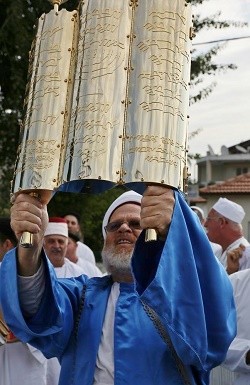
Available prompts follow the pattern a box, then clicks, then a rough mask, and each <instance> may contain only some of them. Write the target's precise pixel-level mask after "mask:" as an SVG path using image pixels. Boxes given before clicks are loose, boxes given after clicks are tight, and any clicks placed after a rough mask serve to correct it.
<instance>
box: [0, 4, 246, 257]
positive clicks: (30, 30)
mask: <svg viewBox="0 0 250 385" xmlns="http://www.w3.org/2000/svg"><path fill="white" fill-rule="evenodd" d="M204 1H205V0H192V1H191V3H192V4H193V5H194V6H196V5H198V4H202V3H203V2H204ZM77 3H78V0H69V1H68V2H67V3H65V4H63V7H66V8H67V9H68V10H73V9H75V8H76V6H77ZM50 9H51V5H50V4H49V2H48V1H45V0H8V1H7V2H6V0H0V47H1V48H0V167H1V169H0V177H1V184H0V215H6V214H8V212H9V191H10V181H11V178H12V175H13V170H14V164H15V160H16V152H17V146H18V137H19V124H20V121H21V119H22V114H23V99H24V94H25V87H26V79H27V68H28V55H29V50H30V47H31V42H32V40H33V37H34V34H35V27H34V25H35V24H36V20H37V18H38V17H40V15H41V14H42V13H43V12H47V11H48V10H50ZM217 16H219V14H218V15H216V17H217ZM216 17H214V16H213V17H210V18H205V19H201V18H200V16H199V15H196V16H195V19H194V27H195V30H196V33H199V31H200V30H201V29H203V28H228V27H229V26H232V25H237V26H239V23H234V22H232V21H224V22H221V21H216ZM219 49H220V47H218V46H215V47H212V48H211V50H210V51H208V52H207V53H206V54H205V55H199V54H197V52H196V50H195V49H194V50H193V61H192V68H191V81H192V85H197V84H200V83H202V81H203V76H204V74H209V75H214V74H215V73H217V72H218V71H221V70H227V69H233V68H234V66H233V64H228V65H224V66H220V65H216V64H214V63H213V58H214V57H215V56H216V55H217V53H218V51H219ZM212 89H213V84H212V86H211V87H210V88H209V87H206V88H204V89H202V90H201V91H200V92H199V93H198V94H197V95H194V96H193V98H192V102H196V101H198V100H199V99H201V98H203V97H206V96H207V95H208V94H209V92H212ZM118 191H119V189H118ZM112 194H114V195H116V194H117V191H116V190H114V191H112V192H110V193H108V194H104V195H103V197H100V196H99V195H98V196H94V197H86V196H85V197H84V199H85V200H84V202H87V204H86V205H85V204H83V200H82V196H81V197H79V196H77V197H76V199H74V203H73V205H74V210H79V212H81V213H82V214H83V207H84V215H83V217H84V223H83V225H84V228H85V234H86V241H88V240H89V244H90V246H94V247H96V250H100V244H101V242H102V241H101V240H100V236H99V235H98V239H99V240H100V242H99V243H98V240H94V239H93V238H91V234H100V222H101V221H100V219H99V222H98V224H97V223H96V218H97V216H98V215H99V214H101V213H102V214H103V213H104V210H105V208H107V206H108V201H109V197H110V196H111V195H112ZM112 198H113V196H112ZM64 199H65V202H66V203H63V200H64ZM90 202H91V204H90ZM64 204H67V205H68V206H70V205H71V204H72V199H71V196H70V197H67V198H66V195H65V196H64V197H63V198H62V196H61V195H60V194H59V195H57V197H54V198H53V199H52V201H51V203H50V207H49V209H50V210H51V213H52V214H53V215H54V214H56V213H58V212H59V211H60V207H62V206H63V205H64ZM89 206H90V207H91V209H89ZM93 207H95V210H94V212H93V209H92V208H93ZM96 226H97V227H96ZM98 226H99V227H98ZM97 228H98V230H97ZM96 242H97V243H96ZM86 243H88V242H86Z"/></svg>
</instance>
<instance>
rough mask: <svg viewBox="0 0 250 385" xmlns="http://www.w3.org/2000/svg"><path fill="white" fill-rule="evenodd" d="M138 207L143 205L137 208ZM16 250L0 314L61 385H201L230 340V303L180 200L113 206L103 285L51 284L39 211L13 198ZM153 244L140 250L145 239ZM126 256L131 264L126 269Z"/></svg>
mask: <svg viewBox="0 0 250 385" xmlns="http://www.w3.org/2000/svg"><path fill="white" fill-rule="evenodd" d="M140 204H141V205H140ZM11 216H12V227H13V229H14V231H15V233H16V236H17V237H18V238H20V236H21V234H22V232H23V231H25V230H27V231H30V232H31V233H33V234H34V242H33V247H32V248H31V249H24V248H22V247H21V246H19V247H18V248H17V249H16V250H15V251H12V252H10V253H8V254H7V255H6V256H5V258H4V261H3V263H2V266H1V282H2V286H1V304H2V308H3V311H4V317H5V320H6V322H7V323H8V325H9V327H10V329H11V330H13V332H14V333H15V335H16V336H18V337H19V338H20V339H21V340H23V341H25V342H29V343H30V344H33V345H34V346H35V347H37V348H39V349H40V350H41V351H42V352H43V353H44V354H45V356H47V357H53V356H56V357H58V358H59V360H60V362H61V368H62V369H61V375H60V382H59V384H60V385H71V384H72V385H73V384H74V385H166V384H169V385H181V384H192V385H193V384H197V385H198V384H208V382H209V371H210V369H211V368H213V367H214V366H217V365H219V364H220V363H221V362H222V361H223V360H224V358H225V355H226V352H227V349H228V347H229V345H230V343H231V341H232V340H233V338H234V336H235V333H236V316H235V307H234V301H233V293H232V288H231V285H230V282H229V280H228V277H227V274H226V273H225V270H224V268H223V267H222V266H221V264H220V263H219V262H218V261H217V259H216V258H215V257H214V255H213V252H212V250H211V247H210V245H209V242H208V240H207V237H206V234H205V233H204V231H203V229H202V227H201V226H200V223H199V221H198V219H197V216H196V214H194V213H193V212H192V210H191V209H190V208H189V207H188V205H187V203H186V202H185V200H184V199H183V197H182V195H181V194H180V193H179V192H178V191H175V192H173V190H171V189H168V188H166V187H164V186H160V187H159V186H150V187H148V188H147V189H146V191H145V193H144V195H143V198H142V200H141V196H140V195H139V194H136V193H134V192H132V191H129V192H126V193H125V194H122V195H121V196H120V197H118V198H117V200H116V201H115V202H113V204H112V205H111V206H110V208H109V209H108V211H107V213H106V214H105V217H104V220H103V235H104V238H105V241H104V248H103V253H102V255H103V260H104V264H105V267H106V269H107V271H108V272H109V273H110V275H107V276H104V277H101V278H91V279H88V278H87V277H86V276H80V277H78V278H73V279H61V280H57V279H56V277H55V274H54V272H53V269H52V267H51V265H50V263H49V261H48V259H47V258H46V255H45V254H44V251H43V250H42V239H43V233H44V230H45V228H46V226H47V214H46V207H45V206H44V205H43V204H42V203H41V202H39V201H37V200H36V199H34V198H33V197H31V196H29V195H26V194H20V195H18V197H17V198H16V201H15V203H14V205H13V207H12V213H11ZM146 228H154V229H155V230H156V231H157V234H158V240H157V241H155V242H150V243H145V232H144V231H142V229H146ZM131 256H132V262H131Z"/></svg>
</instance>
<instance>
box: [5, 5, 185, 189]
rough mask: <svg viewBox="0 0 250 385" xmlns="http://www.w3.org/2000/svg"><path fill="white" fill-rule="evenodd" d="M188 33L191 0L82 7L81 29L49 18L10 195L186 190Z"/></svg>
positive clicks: (34, 63)
mask: <svg viewBox="0 0 250 385" xmlns="http://www.w3.org/2000/svg"><path fill="white" fill-rule="evenodd" d="M191 26H192V19H191V8H190V5H189V4H187V3H186V2H185V1H184V0H177V1H175V2H173V1H167V0H138V1H137V0H131V1H129V0H102V1H101V2H100V1H99V0H85V1H84V2H82V3H81V7H80V15H79V23H78V13H77V12H76V11H74V12H72V13H69V12H67V11H66V10H61V11H59V12H58V15H57V16H55V12H54V11H51V12H50V13H49V14H45V15H43V16H42V17H41V18H40V19H39V24H38V32H37V36H36V40H35V43H34V47H33V51H31V67H30V81H29V84H28V87H27V89H28V92H27V97H26V100H25V108H26V114H25V119H24V122H23V127H22V129H21V140H20V146H19V149H18V159H17V164H16V170H15V174H14V180H13V188H12V190H13V192H14V193H16V192H19V191H22V190H26V191H30V190H31V191H33V190H37V189H39V190H46V191H53V190H56V189H58V188H59V187H60V188H61V189H62V190H64V191H88V192H100V191H103V190H105V189H106V188H109V187H112V186H114V185H117V184H126V185H127V186H128V187H129V188H133V189H134V190H137V191H138V192H141V186H142V184H143V183H142V182H145V183H146V184H148V183H163V184H166V185H170V186H173V187H175V188H178V189H182V190H184V183H183V180H185V178H186V175H185V173H186V171H185V170H186V137H187V109H188V99H189V94H188V83H189V77H190V62H191V59H190V48H191V42H190V38H189V32H190V28H191ZM76 54H77V55H76Z"/></svg>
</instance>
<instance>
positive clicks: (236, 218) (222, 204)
mask: <svg viewBox="0 0 250 385" xmlns="http://www.w3.org/2000/svg"><path fill="white" fill-rule="evenodd" d="M213 209H214V210H215V211H217V212H218V213H219V214H221V215H223V217H225V218H227V219H230V220H231V221H233V222H236V223H241V222H242V220H243V218H244V216H245V211H244V210H243V207H242V206H241V205H238V204H237V203H235V202H233V201H230V200H229V199H227V198H220V199H219V200H218V201H217V202H216V203H215V204H214V205H213Z"/></svg>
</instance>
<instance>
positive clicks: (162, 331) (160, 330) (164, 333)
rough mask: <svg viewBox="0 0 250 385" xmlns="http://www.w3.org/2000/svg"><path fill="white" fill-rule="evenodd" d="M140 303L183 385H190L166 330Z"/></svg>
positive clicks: (153, 314)
mask: <svg viewBox="0 0 250 385" xmlns="http://www.w3.org/2000/svg"><path fill="white" fill-rule="evenodd" d="M141 303H142V306H143V308H144V310H145V312H146V314H147V315H148V317H149V318H150V319H151V321H152V322H153V324H154V326H155V328H156V330H157V332H158V333H159V335H160V336H161V338H162V339H163V341H164V342H165V343H166V344H167V346H168V348H169V350H170V353H171V355H172V357H173V359H174V361H175V364H176V367H177V369H178V372H179V373H180V376H181V378H182V380H183V383H184V384H185V385H191V384H192V383H191V381H190V379H189V378H188V375H187V372H186V369H185V366H184V364H183V362H182V361H181V359H180V357H179V356H178V355H177V353H176V351H175V348H174V346H173V343H172V341H171V339H170V337H169V335H168V333H167V331H166V329H165V328H164V326H163V325H162V323H161V320H160V319H159V317H158V315H157V314H156V312H155V311H154V310H153V309H152V308H151V307H150V306H149V305H147V304H146V303H145V302H144V301H143V300H141Z"/></svg>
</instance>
